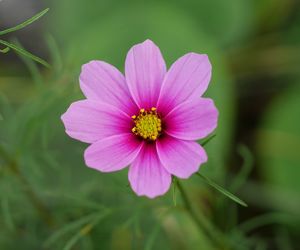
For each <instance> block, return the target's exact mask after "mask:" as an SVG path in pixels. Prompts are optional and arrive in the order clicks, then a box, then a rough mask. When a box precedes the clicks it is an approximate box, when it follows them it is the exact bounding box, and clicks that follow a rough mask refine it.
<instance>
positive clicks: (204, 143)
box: [200, 134, 216, 147]
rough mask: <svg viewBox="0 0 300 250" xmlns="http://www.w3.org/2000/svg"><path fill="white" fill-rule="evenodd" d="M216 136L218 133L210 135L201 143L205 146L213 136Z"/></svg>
mask: <svg viewBox="0 0 300 250" xmlns="http://www.w3.org/2000/svg"><path fill="white" fill-rule="evenodd" d="M215 137H216V134H213V135H211V136H210V137H208V138H206V139H204V141H202V142H201V143H200V144H201V146H202V147H204V146H205V145H206V144H207V143H209V142H210V141H211V140H212V139H213V138H215Z"/></svg>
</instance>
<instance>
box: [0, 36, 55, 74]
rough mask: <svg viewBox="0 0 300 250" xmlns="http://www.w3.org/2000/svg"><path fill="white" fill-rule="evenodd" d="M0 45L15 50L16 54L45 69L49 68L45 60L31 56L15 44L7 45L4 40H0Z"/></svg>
mask: <svg viewBox="0 0 300 250" xmlns="http://www.w3.org/2000/svg"><path fill="white" fill-rule="evenodd" d="M0 44H2V45H5V46H7V47H9V48H11V49H13V50H15V51H16V52H17V53H20V54H21V55H24V56H26V57H28V58H30V59H32V60H34V61H36V62H38V63H40V64H42V65H44V66H45V67H47V68H50V65H49V64H48V63H47V62H46V61H45V60H43V59H41V58H39V57H37V56H35V55H33V54H31V53H30V52H28V51H26V50H24V49H22V48H20V47H18V46H16V45H15V44H12V43H9V42H7V41H4V40H0Z"/></svg>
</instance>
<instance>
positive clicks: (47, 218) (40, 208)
mask: <svg viewBox="0 0 300 250" xmlns="http://www.w3.org/2000/svg"><path fill="white" fill-rule="evenodd" d="M0 156H2V158H3V160H4V161H5V162H6V164H7V165H8V167H9V169H10V170H11V172H12V173H13V174H14V175H15V176H16V177H17V178H18V180H19V181H20V183H21V184H22V186H23V189H24V192H25V194H26V195H27V197H28V199H29V200H30V201H31V203H32V205H33V206H34V207H35V208H36V210H37V212H38V213H39V215H40V216H41V218H42V219H43V220H44V222H45V223H46V224H47V225H48V226H52V225H53V219H52V215H51V214H50V212H49V210H48V208H47V207H46V206H45V205H44V203H43V201H42V200H41V199H40V198H39V197H38V196H37V195H36V193H35V191H34V190H33V188H32V187H31V185H30V183H29V182H28V181H27V179H26V177H25V176H24V175H23V174H22V172H21V171H20V168H19V165H18V163H17V161H16V160H15V159H13V158H11V157H10V155H9V154H8V153H7V152H6V150H4V148H3V147H2V146H1V145H0Z"/></svg>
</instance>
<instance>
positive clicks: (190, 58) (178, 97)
mask: <svg viewBox="0 0 300 250" xmlns="http://www.w3.org/2000/svg"><path fill="white" fill-rule="evenodd" d="M210 77H211V64H210V62H209V60H208V57H207V55H201V54H196V53H189V54H186V55H184V56H183V57H181V58H179V59H178V60H177V61H176V62H175V63H174V64H173V65H172V66H171V68H170V69H169V71H168V72H167V74H166V76H165V79H164V82H163V84H162V89H161V92H160V96H159V99H158V104H157V106H158V108H159V110H160V111H161V112H163V113H164V114H167V113H168V112H169V111H170V110H172V109H173V108H174V107H176V106H177V105H178V104H180V103H182V102H184V101H186V100H188V99H193V98H195V97H200V96H202V94H203V93H204V92H205V91H206V89H207V87H208V84H209V81H210Z"/></svg>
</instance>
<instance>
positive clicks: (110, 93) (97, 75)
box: [80, 61, 138, 116]
mask: <svg viewBox="0 0 300 250" xmlns="http://www.w3.org/2000/svg"><path fill="white" fill-rule="evenodd" d="M80 87H81V90H82V92H83V93H84V95H85V96H86V97H87V98H88V99H92V100H98V101H101V102H104V103H108V104H111V105H113V106H115V107H117V108H119V109H121V110H123V111H125V112H126V113H127V114H129V115H130V116H131V115H133V114H135V113H136V112H137V109H138V108H137V106H136V104H135V103H134V101H133V100H132V97H131V95H130V93H129V90H128V87H127V85H126V82H125V78H124V76H123V75H122V73H120V71H119V70H118V69H116V68H115V67H114V66H112V65H110V64H108V63H106V62H102V61H91V62H89V63H87V64H84V65H83V66H82V70H81V74H80Z"/></svg>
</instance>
